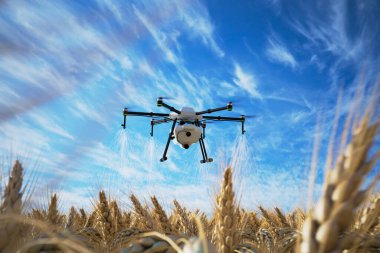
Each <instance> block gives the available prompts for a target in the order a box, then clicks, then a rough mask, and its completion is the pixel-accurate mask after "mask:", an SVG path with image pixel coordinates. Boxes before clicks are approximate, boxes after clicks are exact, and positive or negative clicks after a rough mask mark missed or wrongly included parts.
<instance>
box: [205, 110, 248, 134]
mask: <svg viewBox="0 0 380 253" xmlns="http://www.w3.org/2000/svg"><path fill="white" fill-rule="evenodd" d="M203 119H206V120H207V119H209V120H215V121H235V122H241V134H245V132H246V131H245V129H244V122H245V116H244V115H242V116H241V117H240V118H236V117H221V116H203Z"/></svg>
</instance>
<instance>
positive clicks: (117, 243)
mask: <svg viewBox="0 0 380 253" xmlns="http://www.w3.org/2000/svg"><path fill="white" fill-rule="evenodd" d="M372 108H373V107H372ZM374 114H375V113H374V109H371V108H369V109H368V108H367V110H366V112H365V113H364V116H363V117H362V118H361V119H360V120H359V119H358V115H357V113H354V112H353V113H351V114H350V115H349V116H348V119H347V122H346V126H345V127H344V131H343V133H342V134H341V136H342V137H341V146H342V148H341V152H340V153H339V154H338V155H337V157H332V155H331V152H329V157H328V159H327V161H328V162H327V165H326V166H327V168H326V177H325V180H324V184H323V190H322V194H321V196H320V198H319V201H318V202H317V203H316V204H314V205H312V208H310V210H304V209H301V208H297V209H295V210H293V211H291V212H289V213H284V212H283V211H282V210H281V208H280V207H275V208H274V209H270V210H269V209H265V208H263V207H261V206H258V207H257V210H245V209H243V208H241V207H240V206H239V204H238V202H237V200H236V196H235V193H234V185H233V183H232V176H233V173H234V170H233V168H232V167H227V168H226V169H225V172H224V175H223V179H222V182H221V187H220V191H219V193H218V194H217V195H216V196H215V203H216V204H215V206H214V211H213V214H212V215H211V216H210V217H209V216H207V215H206V213H205V212H202V211H201V210H196V211H189V210H188V209H187V208H186V207H185V206H183V205H181V203H179V202H178V201H177V200H175V199H174V200H173V202H172V207H173V208H172V210H171V211H170V213H168V212H166V211H165V209H164V208H163V207H162V205H161V204H160V201H159V199H157V197H156V196H151V198H150V201H149V202H151V203H145V202H143V201H142V200H141V199H139V197H138V196H135V195H134V194H132V195H130V196H126V198H129V201H130V203H131V204H132V207H133V208H131V209H129V210H122V209H121V208H120V207H119V206H120V205H119V203H118V200H117V199H113V198H111V197H109V196H108V195H107V193H106V192H105V191H100V192H99V195H98V199H97V200H96V205H95V208H94V209H93V210H91V211H87V212H86V211H85V210H84V209H78V208H76V207H74V206H73V207H71V209H70V211H69V213H62V212H61V211H60V210H59V208H58V204H57V203H58V198H59V196H57V194H53V195H52V196H51V198H50V201H49V205H48V208H47V209H46V210H45V209H37V208H34V209H29V210H27V209H26V208H25V204H26V200H24V199H25V198H24V197H25V196H23V194H24V192H25V191H24V190H25V188H24V185H25V183H24V182H23V175H24V168H23V166H22V164H21V162H20V161H18V160H16V161H15V162H14V164H13V167H12V170H11V172H10V176H9V180H8V182H7V184H6V185H5V187H4V188H3V190H2V194H1V195H2V196H1V206H0V251H1V252H3V253H13V252H22V253H37V252H40V253H42V252H46V253H47V252H51V253H52V252H77V253H85V252H86V253H87V252H122V253H139V252H146V253H148V252H150V253H153V252H156V253H159V252H162V253H170V252H180V253H198V252H199V253H200V252H202V253H203V252H208V253H215V252H220V253H232V252H242V253H244V252H280V253H281V252H301V253H323V252H380V224H379V221H380V220H379V217H380V215H379V214H380V194H379V193H376V191H374V189H375V187H376V184H377V183H378V181H379V175H375V176H373V174H374V172H375V171H374V167H375V166H376V163H377V160H378V159H379V157H380V150H378V147H376V146H374V145H373V144H374V141H375V138H377V136H378V129H379V125H380V121H379V119H378V117H376V115H374ZM374 118H375V119H374ZM350 126H352V127H350ZM349 129H351V131H350V130H349ZM373 149H375V150H374V151H373ZM376 149H377V150H376ZM333 161H335V162H334V164H335V165H334V166H332V164H333ZM370 175H372V177H369V176H370ZM368 180H369V181H370V183H369V184H368V183H365V182H368ZM23 200H24V201H23Z"/></svg>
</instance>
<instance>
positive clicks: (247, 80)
mask: <svg viewBox="0 0 380 253" xmlns="http://www.w3.org/2000/svg"><path fill="white" fill-rule="evenodd" d="M233 81H234V83H235V84H236V85H237V86H239V87H240V88H241V89H243V90H244V91H246V92H248V94H249V95H251V96H252V97H254V98H258V99H262V98H263V97H262V95H261V94H260V92H259V91H258V89H257V81H256V79H255V77H254V76H253V75H252V74H249V73H246V72H244V71H243V69H242V68H241V67H240V65H239V64H235V78H234V79H233Z"/></svg>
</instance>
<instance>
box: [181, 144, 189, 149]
mask: <svg viewBox="0 0 380 253" xmlns="http://www.w3.org/2000/svg"><path fill="white" fill-rule="evenodd" d="M182 147H183V148H184V149H188V148H189V147H190V146H189V144H184V145H183V146H182Z"/></svg>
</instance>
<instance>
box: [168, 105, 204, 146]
mask: <svg viewBox="0 0 380 253" xmlns="http://www.w3.org/2000/svg"><path fill="white" fill-rule="evenodd" d="M169 118H171V119H173V120H174V119H177V120H178V121H179V122H182V123H183V124H180V125H178V126H176V127H175V128H174V138H175V142H174V143H176V144H179V145H180V146H181V147H182V148H184V149H188V148H189V147H190V146H191V145H192V144H194V143H196V142H198V141H199V139H200V138H201V136H202V130H201V128H200V127H198V126H195V125H194V123H190V122H195V121H196V120H198V121H201V120H202V115H196V114H195V111H194V109H193V108H191V107H183V108H182V109H181V114H177V113H175V112H172V113H170V115H169Z"/></svg>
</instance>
